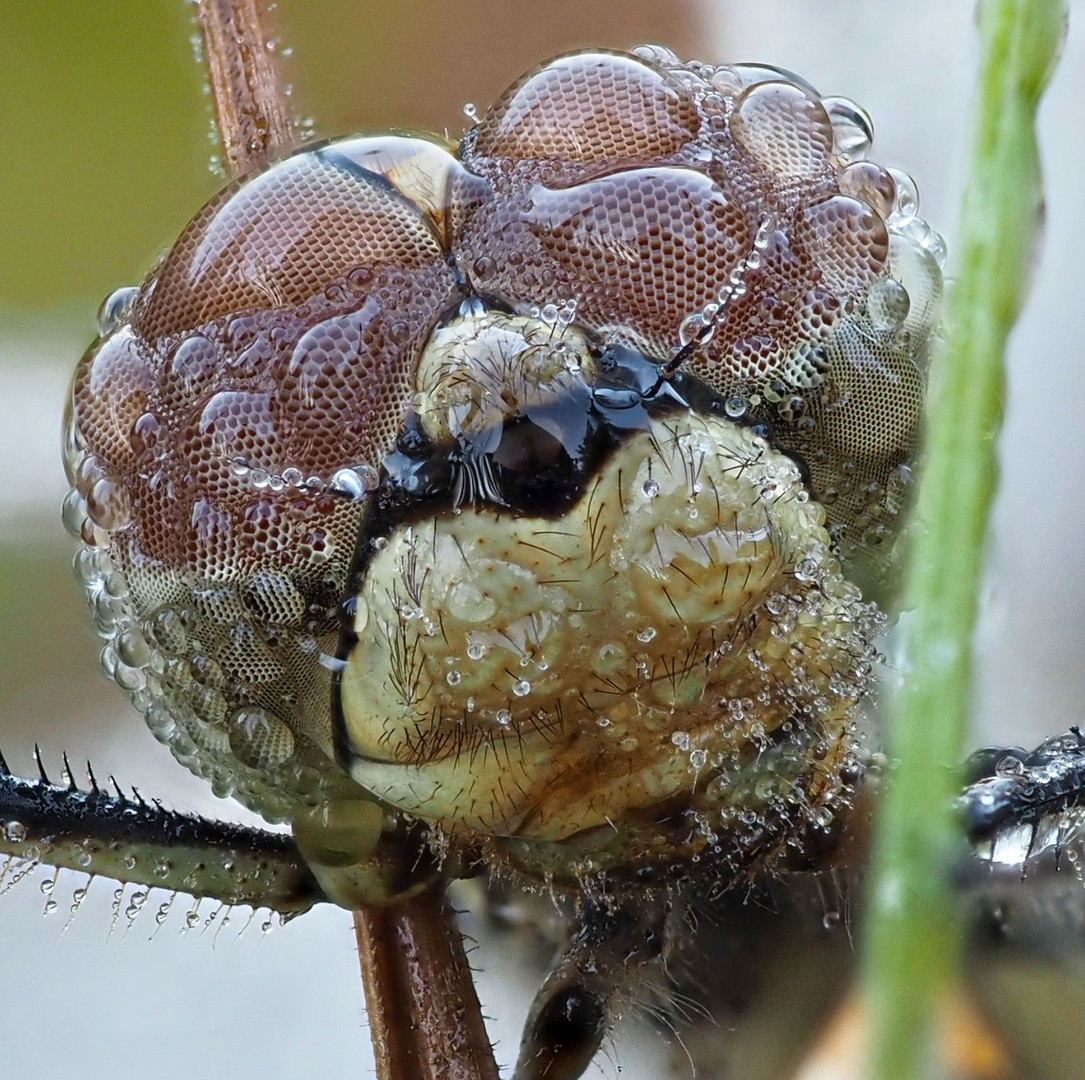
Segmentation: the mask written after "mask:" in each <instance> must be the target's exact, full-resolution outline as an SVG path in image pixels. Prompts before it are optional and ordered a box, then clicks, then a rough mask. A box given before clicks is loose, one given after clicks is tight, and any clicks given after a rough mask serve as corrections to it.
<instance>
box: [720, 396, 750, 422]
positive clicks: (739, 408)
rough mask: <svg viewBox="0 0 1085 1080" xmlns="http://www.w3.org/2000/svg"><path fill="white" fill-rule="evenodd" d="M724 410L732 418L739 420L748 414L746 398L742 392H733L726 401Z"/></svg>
mask: <svg viewBox="0 0 1085 1080" xmlns="http://www.w3.org/2000/svg"><path fill="white" fill-rule="evenodd" d="M723 411H724V412H725V413H726V414H727V415H728V416H729V417H730V418H731V419H732V420H739V419H741V418H742V417H743V416H745V415H746V399H745V398H744V397H742V396H741V395H740V394H732V395H731V396H730V397H729V398H728V399H727V400H726V401H725V402H724V403H723Z"/></svg>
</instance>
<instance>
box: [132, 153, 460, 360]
mask: <svg viewBox="0 0 1085 1080" xmlns="http://www.w3.org/2000/svg"><path fill="white" fill-rule="evenodd" d="M454 164H455V162H454V159H453V158H452V157H451V155H449V154H448V153H447V152H446V151H444V150H443V149H442V148H440V147H438V146H437V145H435V144H433V143H429V142H426V141H425V140H421V139H405V138H402V139H396V138H383V139H354V140H350V141H348V142H344V143H338V144H335V145H332V146H327V147H323V148H321V149H318V150H313V151H308V152H305V153H301V154H297V155H295V156H294V157H291V158H288V159H287V160H286V161H283V162H281V163H279V164H278V165H275V166H273V167H272V168H270V169H268V170H267V171H266V172H264V173H262V174H259V175H257V176H255V177H251V178H249V179H247V180H244V181H242V182H240V183H239V184H237V185H234V186H232V187H230V188H227V189H226V190H225V191H224V192H223V193H222V194H221V195H219V197H218V198H216V199H214V200H212V202H210V203H209V204H208V205H207V206H206V207H205V208H204V209H203V210H202V211H201V212H200V214H199V215H198V216H197V217H196V218H195V219H194V220H193V221H192V222H191V224H189V226H188V227H187V228H186V229H185V231H184V232H183V233H182V234H181V237H180V238H179V239H178V241H177V242H176V243H175V244H174V246H173V248H172V250H171V251H170V253H169V254H168V255H167V256H166V258H165V260H164V262H163V263H162V265H161V266H160V267H159V268H158V270H157V273H156V274H155V275H154V276H153V277H152V279H151V281H150V282H149V283H148V284H147V285H146V286H145V287H144V290H143V296H142V297H141V302H140V303H139V304H138V305H137V308H136V312H135V320H134V321H135V326H136V329H137V330H138V331H139V332H140V333H141V334H142V335H143V336H144V337H146V338H147V339H148V340H151V341H154V340H157V339H159V338H161V337H164V336H166V335H169V334H173V333H177V332H179V331H183V330H189V329H193V328H195V327H198V326H202V325H204V324H206V323H208V322H210V321H212V320H215V319H219V318H222V317H224V316H230V315H236V314H239V313H242V312H246V311H254V310H269V309H278V310H283V309H286V310H289V309H291V308H294V307H297V306H299V305H302V304H304V303H306V302H307V301H311V300H313V299H314V298H317V297H320V295H321V293H322V292H324V290H326V289H328V288H329V287H333V286H335V285H338V286H339V287H340V288H344V287H346V288H349V289H350V291H351V292H354V291H355V289H356V287H357V286H359V285H360V286H365V285H366V284H367V274H368V275H369V280H371V279H372V276H373V275H374V273H376V272H378V271H379V270H380V269H382V268H386V267H396V268H397V269H398V270H399V271H401V273H402V274H404V275H407V276H408V277H409V278H410V279H412V280H411V285H412V287H415V288H416V287H417V285H418V284H419V282H418V281H417V279H418V278H419V276H422V277H423V278H424V277H425V275H426V272H427V271H429V272H431V273H432V271H433V269H434V268H436V267H441V266H442V265H443V262H444V250H443V249H444V241H443V238H442V236H441V235H440V232H439V230H438V228H437V227H435V221H436V215H437V211H438V209H439V207H440V206H441V205H442V204H443V201H444V187H445V181H446V178H447V174H448V171H449V169H450V168H451V167H452V166H454ZM420 175H424V176H425V177H426V179H427V181H428V190H426V185H424V184H422V183H421V182H420V181H419V176H420ZM398 178H403V179H405V181H406V183H407V187H408V191H407V192H404V191H403V190H401V189H400V188H398V187H396V186H395V180H396V179H398ZM415 198H417V199H418V201H415ZM352 272H355V273H354V276H353V277H350V275H351V273H352ZM360 291H361V292H363V293H365V292H367V291H368V290H367V289H365V288H362V289H361V290H360Z"/></svg>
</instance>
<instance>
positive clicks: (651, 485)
mask: <svg viewBox="0 0 1085 1080" xmlns="http://www.w3.org/2000/svg"><path fill="white" fill-rule="evenodd" d="M641 491H643V492H644V494H645V495H646V496H647V497H648V498H649V499H654V498H655V497H656V496H657V495H658V494H659V481H658V480H653V479H652V478H651V477H648V479H647V480H645V481H644V483H643V484H642V485H641Z"/></svg>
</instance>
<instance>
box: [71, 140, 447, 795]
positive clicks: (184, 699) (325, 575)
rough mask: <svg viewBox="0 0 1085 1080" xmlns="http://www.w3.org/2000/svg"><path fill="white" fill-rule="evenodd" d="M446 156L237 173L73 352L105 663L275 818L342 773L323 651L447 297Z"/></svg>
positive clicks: (200, 756)
mask: <svg viewBox="0 0 1085 1080" xmlns="http://www.w3.org/2000/svg"><path fill="white" fill-rule="evenodd" d="M456 167H458V166H456V162H455V159H454V158H452V156H451V155H450V154H448V152H447V151H446V150H445V149H444V148H443V147H441V146H439V145H438V144H435V143H430V142H426V141H424V140H420V139H406V138H383V139H354V140H348V141H345V142H342V143H339V144H336V145H330V146H327V147H323V148H320V149H317V150H313V151H307V152H304V153H300V154H297V155H295V156H294V157H291V158H289V159H287V160H285V161H283V162H281V163H279V164H278V165H275V166H273V167H272V168H270V169H268V170H267V171H265V172H263V173H260V174H258V175H256V176H254V177H251V178H249V179H247V180H245V181H243V182H241V183H239V184H237V185H234V186H233V187H231V188H230V189H228V190H227V191H226V192H224V193H223V194H222V195H220V196H218V197H217V198H216V199H214V200H213V201H212V202H211V203H210V204H209V205H208V206H207V207H206V208H205V209H204V210H203V211H202V212H201V213H200V214H199V215H197V217H196V218H195V219H194V220H193V222H192V223H191V224H190V225H189V226H188V227H187V228H186V230H185V231H184V232H183V233H182V235H181V237H180V239H179V240H178V241H177V242H176V244H175V245H174V246H173V248H172V250H171V251H170V252H169V253H168V254H167V255H166V257H165V258H164V260H163V261H162V263H161V264H160V265H159V266H158V267H157V269H156V270H155V272H154V273H153V274H152V275H151V277H150V278H149V279H148V280H147V281H146V282H145V283H144V284H143V285H142V286H141V287H140V289H139V290H138V292H136V294H135V296H134V297H132V296H128V295H127V294H125V295H124V296H121V297H119V298H118V299H117V300H116V302H113V303H110V304H108V305H107V306H106V309H105V310H104V312H103V327H102V334H103V336H102V339H101V340H100V341H99V342H98V343H97V344H96V345H95V346H94V348H92V349H91V350H90V352H88V354H87V356H86V357H85V358H84V359H83V361H82V362H81V364H80V365H79V367H78V369H77V371H76V375H75V380H74V383H73V390H72V404H71V416H70V420H69V436H68V439H67V446H68V449H67V453H68V467H69V472H70V475H71V476H72V479H73V484H74V487H75V491H74V492H73V493H72V495H71V496H70V497H69V501H68V504H67V506H66V520H67V521H68V523H69V526H70V527H71V528H72V529H73V531H76V532H78V533H80V535H81V536H82V537H83V539H84V540H85V541H86V542H87V544H88V545H89V546H88V547H87V549H85V551H84V552H82V553H81V556H80V558H81V565H82V566H83V570H82V571H81V572H82V573H83V576H84V579H85V580H86V582H87V585H88V589H90V590H91V591H92V593H95V594H97V592H101V591H102V589H104V588H106V585H105V583H106V582H109V583H110V584H109V586H108V590H109V603H108V605H106V606H102V613H101V619H100V630H101V631H102V633H103V636H106V637H107V638H108V644H107V646H106V649H105V651H104V652H103V665H104V666H105V667H106V668H107V670H108V671H109V673H110V674H111V675H114V676H115V677H116V678H117V680H118V682H120V683H121V684H122V685H123V686H124V687H125V689H127V690H129V691H130V692H132V694H133V700H134V701H135V702H136V704H137V705H139V706H140V707H141V708H143V709H145V710H146V711H147V715H148V719H149V721H150V722H151V724H152V726H153V727H154V729H155V730H156V732H157V733H158V735H159V737H160V738H162V740H163V741H165V742H167V743H169V744H170V745H171V746H172V747H173V748H174V750H175V752H176V753H177V754H178V756H179V757H181V758H182V760H184V761H185V763H186V764H189V765H190V766H191V767H192V768H193V769H194V770H196V771H197V772H199V773H201V774H202V775H206V776H209V777H211V778H212V780H213V781H214V783H215V786H216V790H219V791H220V792H221V793H231V792H235V793H236V794H237V795H238V796H239V797H240V798H242V799H244V800H246V801H247V802H248V803H249V804H250V805H252V806H254V807H255V808H256V809H258V810H260V811H261V812H263V813H265V814H267V815H269V816H271V817H283V816H289V815H290V814H291V813H292V808H293V807H294V806H295V805H296V803H297V800H298V798H299V797H303V798H309V797H316V793H319V792H320V791H321V790H322V785H327V784H329V783H332V780H329V779H328V777H329V773H328V768H327V762H328V759H329V757H330V755H331V746H330V728H331V721H330V716H329V712H330V688H329V683H330V674H329V672H328V671H327V669H326V668H325V667H323V666H322V665H321V658H322V657H323V658H324V659H325V661H326V660H327V658H328V656H329V655H330V654H331V653H333V652H334V650H335V641H336V636H337V619H338V603H339V601H340V599H341V598H342V595H343V593H344V590H345V587H346V581H347V576H348V571H349V566H350V560H351V556H352V553H353V549H354V542H355V537H356V534H357V530H358V525H359V521H360V519H361V516H362V514H363V512H364V508H365V505H366V503H367V498H366V496H367V492H368V491H369V490H370V489H371V488H372V487H373V486H374V485H375V482H376V476H377V465H378V464H379V462H380V459H381V457H382V456H383V455H384V453H386V452H387V449H388V448H389V447H390V446H392V445H393V444H394V441H395V437H396V433H397V432H398V431H399V428H400V424H401V422H402V418H403V413H404V410H405V408H406V403H407V400H408V397H409V394H410V391H411V389H412V387H413V386H414V379H415V367H416V365H417V358H418V355H419V353H420V351H421V348H422V343H423V342H424V341H425V340H426V338H427V337H428V335H429V333H430V330H431V329H432V327H433V325H434V323H435V322H436V321H437V319H438V317H439V315H440V313H441V312H442V311H444V309H445V308H447V306H448V305H449V303H450V302H451V301H452V299H453V298H454V297H455V296H456V295H457V291H458V290H457V284H456V281H455V274H454V272H453V270H452V269H451V268H450V265H449V258H448V255H447V250H446V247H447V245H446V242H445V237H444V225H443V220H444V199H445V190H446V185H447V181H448V177H449V173H450V170H452V169H453V168H456ZM107 608H108V609H107ZM299 777H301V779H300V781H299ZM344 783H345V781H344ZM299 784H300V787H299ZM303 789H304V791H303ZM299 793H301V794H300V795H299Z"/></svg>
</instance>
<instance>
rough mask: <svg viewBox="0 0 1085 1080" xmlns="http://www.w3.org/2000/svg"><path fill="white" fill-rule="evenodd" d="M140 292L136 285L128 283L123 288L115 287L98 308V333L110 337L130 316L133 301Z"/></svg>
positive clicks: (100, 335)
mask: <svg viewBox="0 0 1085 1080" xmlns="http://www.w3.org/2000/svg"><path fill="white" fill-rule="evenodd" d="M138 294H139V289H138V288H137V287H136V286H135V285H126V286H125V287H124V288H122V289H114V290H113V292H111V293H110V294H109V295H108V296H107V297H106V298H105V299H104V300H103V301H102V303H101V306H100V307H99V308H98V335H99V337H108V336H109V335H110V334H112V333H113V332H114V331H115V330H116V329H118V328H119V327H120V325H121V324H122V323H123V322H124V320H125V319H126V318H127V317H128V312H129V311H131V309H132V301H133V300H135V298H136V296H137V295H138Z"/></svg>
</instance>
